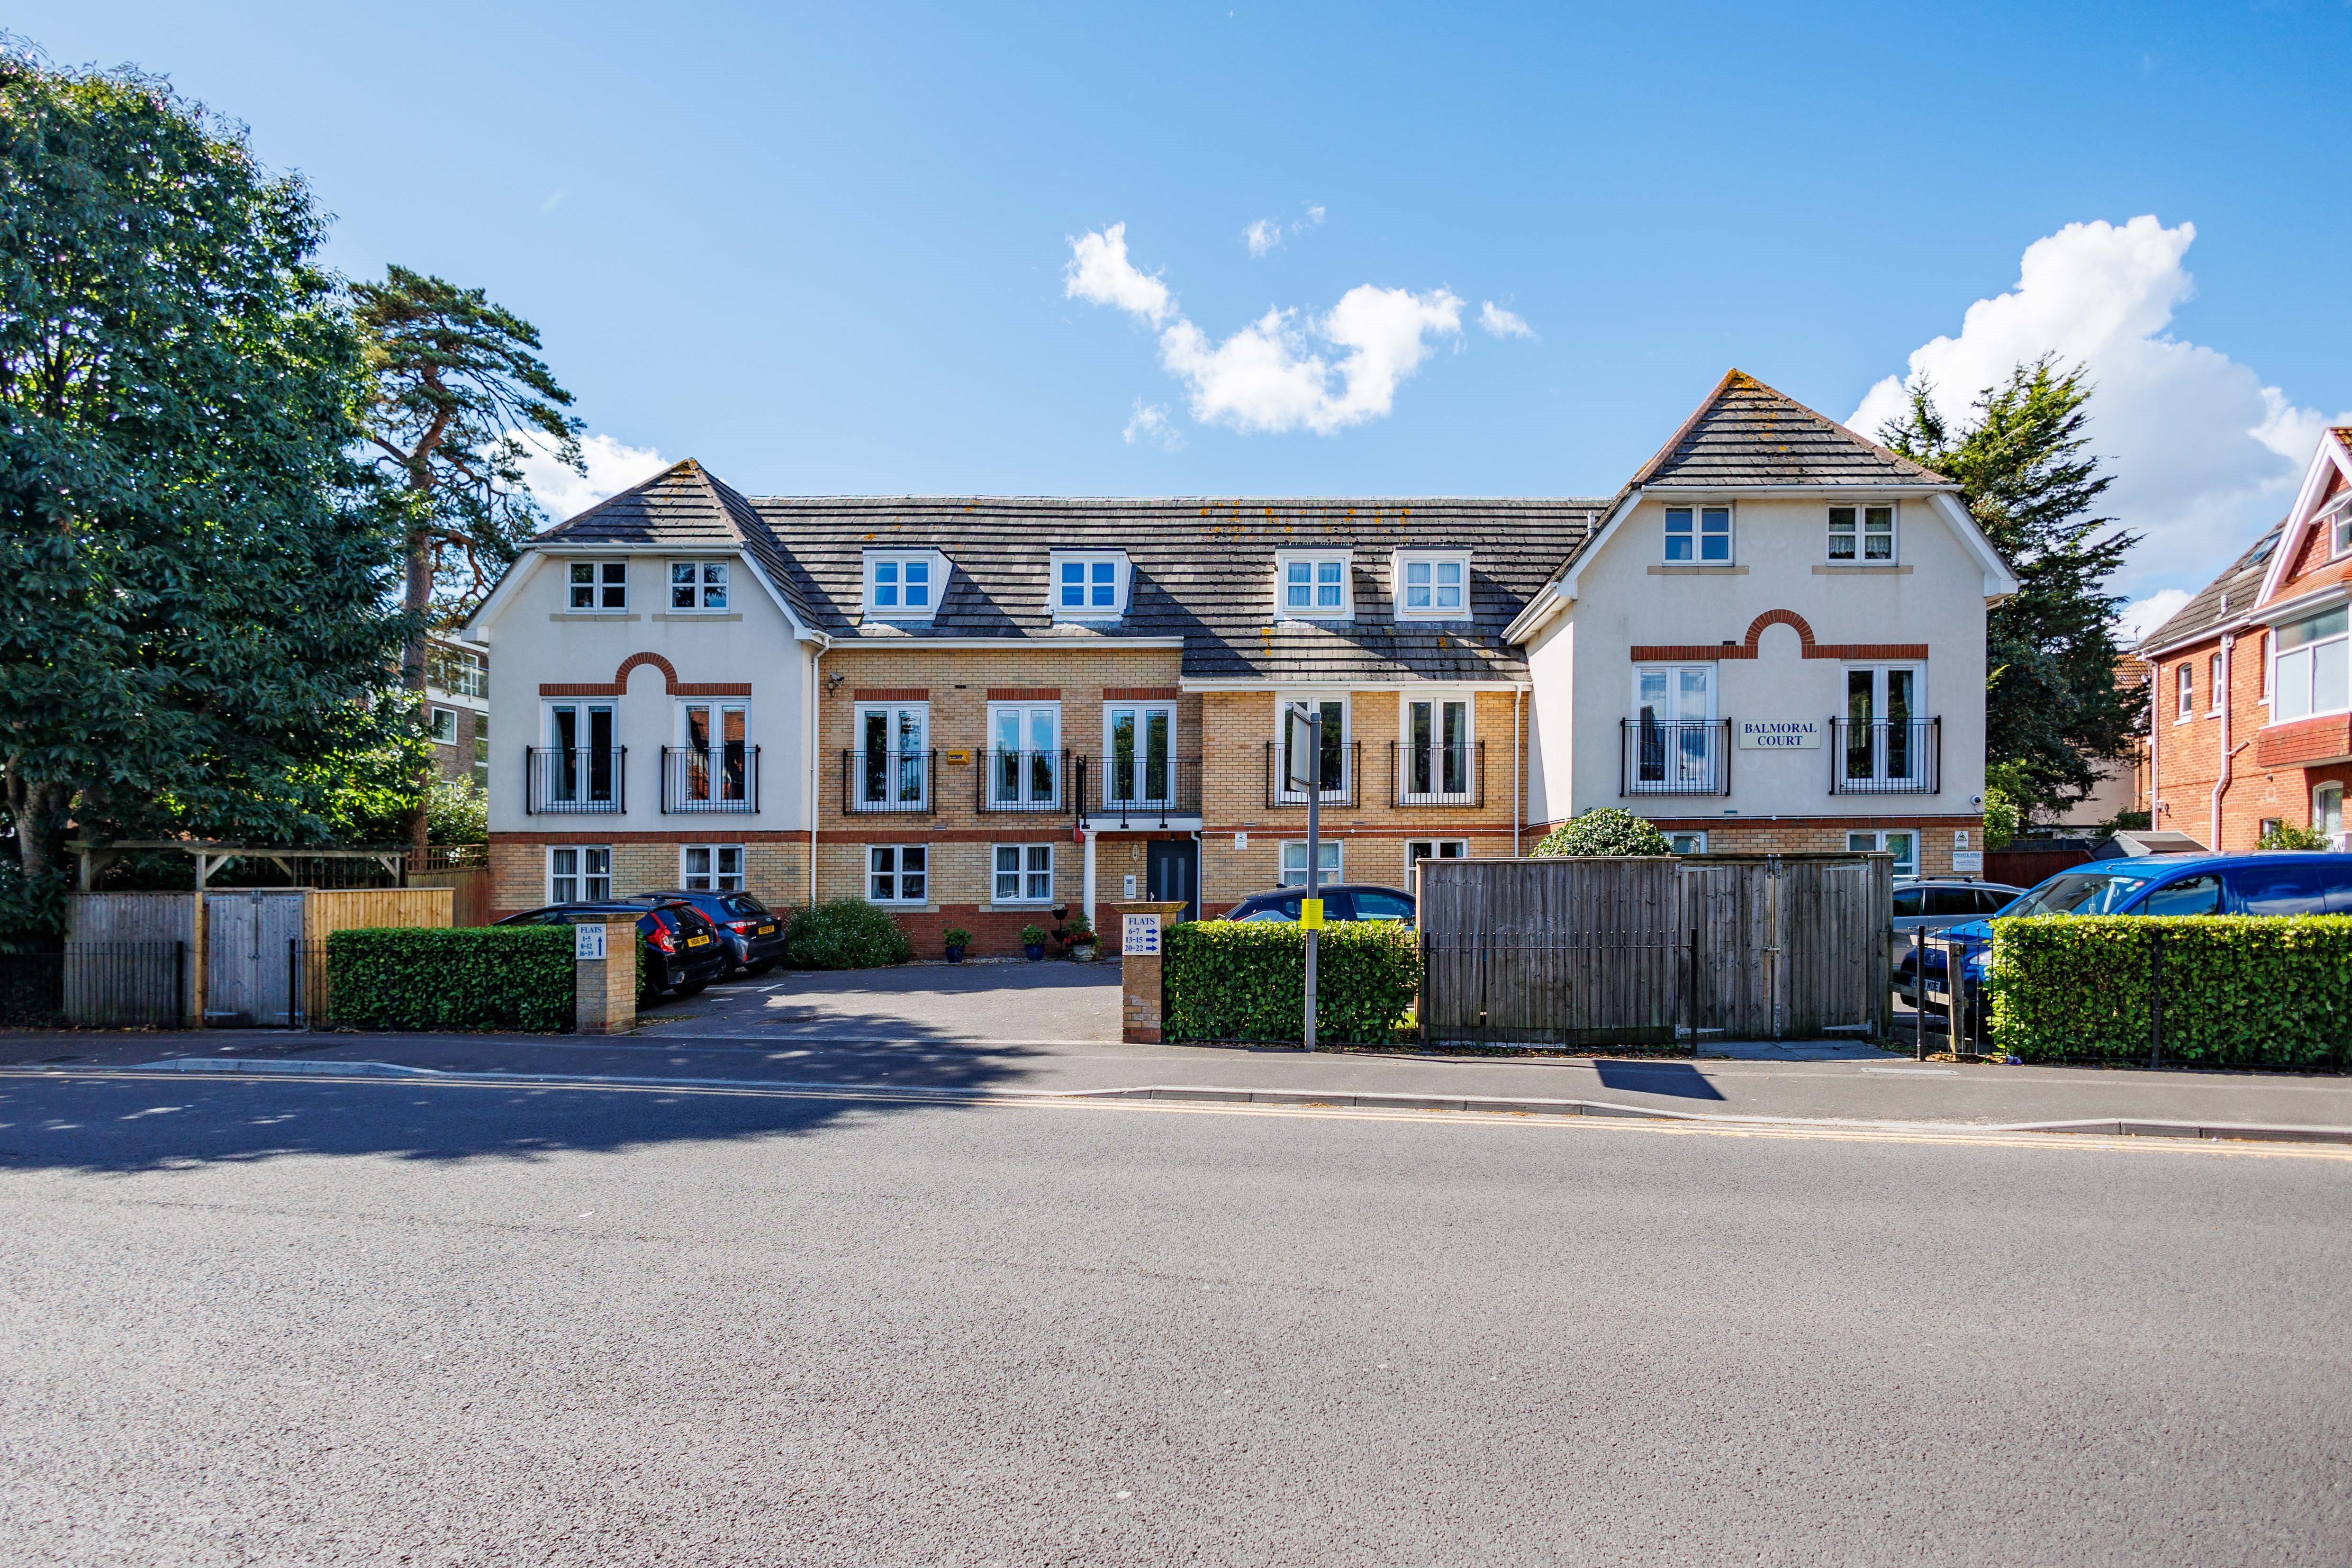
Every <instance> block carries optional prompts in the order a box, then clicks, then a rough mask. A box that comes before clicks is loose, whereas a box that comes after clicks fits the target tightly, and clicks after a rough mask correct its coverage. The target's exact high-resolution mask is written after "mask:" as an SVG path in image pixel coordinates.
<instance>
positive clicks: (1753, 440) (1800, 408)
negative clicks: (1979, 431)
mask: <svg viewBox="0 0 2352 1568" xmlns="http://www.w3.org/2000/svg"><path fill="white" fill-rule="evenodd" d="M1632 482H1633V484H1634V485H1668V486H1690V487H1704V486H1709V485H1719V486H1722V487H1724V488H1726V489H1731V488H1735V487H1740V486H1751V485H1852V486H1854V487H1855V488H1856V489H1868V488H1870V487H1872V486H1881V485H1945V484H1949V483H1951V481H1950V480H1949V479H1945V478H1944V477H1943V476H1942V475H1941V474H1937V473H1934V472H1932V471H1930V470H1928V469H1927V468H1922V467H1920V466H1919V465H1918V464H1916V463H1915V462H1913V461H1911V460H1910V459H1909V458H1903V457H1898V456H1896V455H1895V453H1893V452H1890V451H1888V450H1887V449H1886V448H1885V447H1881V446H1879V445H1878V444H1877V443H1876V442H1874V441H1867V440H1864V438H1863V437H1860V436H1857V435H1855V434H1854V433H1853V431H1851V430H1849V429H1847V428H1846V427H1845V426H1843V425H1841V424H1839V423H1838V422H1837V421H1836V420H1834V419H1831V418H1827V417H1825V416H1822V415H1820V414H1816V413H1814V412H1813V411H1812V410H1811V409H1810V408H1808V407H1806V406H1805V405H1803V404H1801V403H1800V402H1798V401H1797V400H1796V399H1795V398H1793V397H1790V396H1788V395H1785V394H1782V393H1779V392H1775V391H1773V390H1772V389H1771V388H1770V387H1769V386H1767V385H1765V384H1763V383H1762V382H1760V381H1759V380H1757V379H1756V378H1755V377H1754V376H1752V375H1749V374H1746V373H1745V372H1743V371H1738V370H1734V371H1731V372H1729V373H1727V374H1726V375H1725V376H1724V378H1723V380H1722V381H1720V382H1718V383H1717V384H1716V388H1715V390H1714V391H1713V392H1711V393H1709V394H1708V395H1707V397H1706V402H1704V403H1702V404H1700V405H1699V406H1698V412H1697V413H1696V414H1694V415H1692V416H1691V417H1690V419H1689V421H1688V422H1687V423H1685V425H1684V426H1683V427H1682V428H1681V429H1680V430H1677V431H1675V434H1674V437H1673V438H1672V439H1670V440H1668V441H1667V443H1666V444H1665V446H1664V447H1661V448H1660V449H1659V452H1658V455H1657V456H1656V457H1654V458H1651V459H1650V461H1649V463H1648V465H1647V466H1645V467H1644V468H1643V469H1642V471H1641V472H1640V473H1638V474H1636V475H1634V476H1633V481H1632Z"/></svg>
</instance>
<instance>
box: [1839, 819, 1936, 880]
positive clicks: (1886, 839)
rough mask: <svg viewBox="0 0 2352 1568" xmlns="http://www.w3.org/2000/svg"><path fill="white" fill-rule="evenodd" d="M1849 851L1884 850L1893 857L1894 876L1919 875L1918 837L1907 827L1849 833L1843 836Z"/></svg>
mask: <svg viewBox="0 0 2352 1568" xmlns="http://www.w3.org/2000/svg"><path fill="white" fill-rule="evenodd" d="M1845 847H1847V848H1849V849H1884V850H1885V851H1886V852H1887V853H1888V854H1890V855H1892V856H1894V857H1895V875H1896V876H1898V877H1916V876H1917V875H1918V874H1919V835H1918V834H1916V832H1914V831H1912V830H1911V829H1910V828H1908V827H1889V828H1885V829H1882V830H1878V831H1874V832H1870V833H1849V834H1847V835H1846V836H1845Z"/></svg>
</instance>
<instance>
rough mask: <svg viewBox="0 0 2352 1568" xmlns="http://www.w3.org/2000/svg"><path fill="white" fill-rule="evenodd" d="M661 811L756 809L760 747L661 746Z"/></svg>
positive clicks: (758, 792) (758, 791)
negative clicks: (702, 748)
mask: <svg viewBox="0 0 2352 1568" xmlns="http://www.w3.org/2000/svg"><path fill="white" fill-rule="evenodd" d="M661 808H662V810H663V811H665V812H698V811H757V810H759V809H760V748H759V747H757V746H715V747H713V748H712V749H710V750H709V751H707V752H705V751H698V750H697V749H696V748H694V747H692V746H664V747H663V748H662V806H661Z"/></svg>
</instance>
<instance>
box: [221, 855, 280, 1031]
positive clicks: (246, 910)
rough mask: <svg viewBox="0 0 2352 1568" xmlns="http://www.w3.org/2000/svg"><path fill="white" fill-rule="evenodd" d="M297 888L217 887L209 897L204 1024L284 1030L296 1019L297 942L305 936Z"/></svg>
mask: <svg viewBox="0 0 2352 1568" xmlns="http://www.w3.org/2000/svg"><path fill="white" fill-rule="evenodd" d="M304 901H305V894H304V893H303V891H302V889H299V888H295V889H285V888H257V889H244V888H240V889H232V890H226V891H224V890H219V889H215V890H214V891H211V892H207V893H206V894H205V1024H206V1025H208V1026H214V1027H237V1026H245V1027H256V1028H278V1029H282V1028H286V1027H289V1026H290V1025H291V1024H292V1022H293V1016H294V1006H293V1003H294V996H293V974H294V970H293V958H294V944H295V943H296V942H299V941H300V940H301V939H302V936H303V930H302V923H303V904H304Z"/></svg>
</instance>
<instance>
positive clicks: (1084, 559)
mask: <svg viewBox="0 0 2352 1568" xmlns="http://www.w3.org/2000/svg"><path fill="white" fill-rule="evenodd" d="M1051 559H1052V582H1053V596H1052V605H1051V607H1052V609H1053V612H1054V618H1055V620H1060V621H1081V620H1117V619H1118V617H1119V616H1122V615H1124V614H1126V613H1127V583H1128V564H1127V556H1126V555H1125V553H1124V552H1120V551H1116V550H1105V551H1094V552H1078V551H1070V552H1065V551H1060V550H1056V551H1055V552H1053V555H1052V558H1051Z"/></svg>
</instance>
